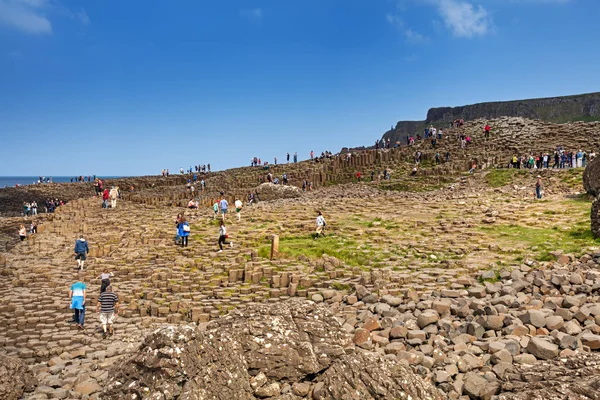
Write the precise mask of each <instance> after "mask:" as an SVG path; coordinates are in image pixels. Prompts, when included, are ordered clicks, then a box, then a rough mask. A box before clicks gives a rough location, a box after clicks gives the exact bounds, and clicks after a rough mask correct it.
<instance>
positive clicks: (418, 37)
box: [404, 28, 427, 43]
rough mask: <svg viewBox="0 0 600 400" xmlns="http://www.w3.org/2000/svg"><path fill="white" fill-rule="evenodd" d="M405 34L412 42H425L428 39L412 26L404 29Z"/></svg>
mask: <svg viewBox="0 0 600 400" xmlns="http://www.w3.org/2000/svg"><path fill="white" fill-rule="evenodd" d="M404 36H405V37H406V40H407V41H409V42H410V43H423V42H425V41H426V40H427V38H426V37H425V36H423V35H422V34H420V33H419V32H416V31H413V30H412V29H410V28H409V29H407V30H405V31H404Z"/></svg>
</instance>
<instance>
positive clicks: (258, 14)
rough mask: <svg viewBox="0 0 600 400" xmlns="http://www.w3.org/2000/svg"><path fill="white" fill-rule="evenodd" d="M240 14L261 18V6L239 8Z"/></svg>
mask: <svg viewBox="0 0 600 400" xmlns="http://www.w3.org/2000/svg"><path fill="white" fill-rule="evenodd" d="M240 14H242V15H243V16H245V17H248V18H256V19H259V18H262V16H263V11H262V9H261V8H259V7H257V8H252V9H249V10H241V11H240Z"/></svg>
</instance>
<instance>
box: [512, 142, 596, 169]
mask: <svg viewBox="0 0 600 400" xmlns="http://www.w3.org/2000/svg"><path fill="white" fill-rule="evenodd" d="M594 158H596V153H595V152H594V151H593V150H591V151H590V152H589V153H587V152H585V151H582V150H579V151H566V150H564V149H563V148H562V147H561V146H558V147H557V148H556V150H554V153H553V154H552V155H550V154H549V153H540V154H538V155H534V154H533V153H530V154H524V155H520V156H519V155H516V154H514V155H513V156H512V158H511V160H510V162H509V164H508V167H509V168H517V169H549V168H552V169H556V168H558V169H564V168H585V166H586V165H587V163H588V162H589V161H592V160H593V159H594ZM551 163H552V165H550V164H551Z"/></svg>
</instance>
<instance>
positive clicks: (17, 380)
mask: <svg viewBox="0 0 600 400" xmlns="http://www.w3.org/2000/svg"><path fill="white" fill-rule="evenodd" d="M36 386H37V380H36V378H35V377H34V376H33V372H31V370H30V369H29V367H28V366H27V364H25V363H24V362H23V361H21V360H20V359H18V358H14V357H6V356H2V357H0V399H3V400H17V399H20V398H22V397H23V393H25V392H32V391H33V390H34V389H35V387H36Z"/></svg>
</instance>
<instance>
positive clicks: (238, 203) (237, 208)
mask: <svg viewBox="0 0 600 400" xmlns="http://www.w3.org/2000/svg"><path fill="white" fill-rule="evenodd" d="M234 205H235V215H236V216H237V220H238V221H239V220H241V219H242V206H243V205H244V204H243V203H242V201H241V200H240V199H236V200H235V202H234Z"/></svg>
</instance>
